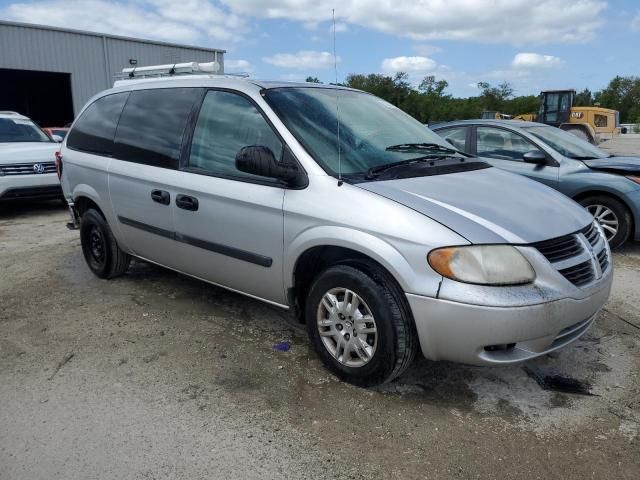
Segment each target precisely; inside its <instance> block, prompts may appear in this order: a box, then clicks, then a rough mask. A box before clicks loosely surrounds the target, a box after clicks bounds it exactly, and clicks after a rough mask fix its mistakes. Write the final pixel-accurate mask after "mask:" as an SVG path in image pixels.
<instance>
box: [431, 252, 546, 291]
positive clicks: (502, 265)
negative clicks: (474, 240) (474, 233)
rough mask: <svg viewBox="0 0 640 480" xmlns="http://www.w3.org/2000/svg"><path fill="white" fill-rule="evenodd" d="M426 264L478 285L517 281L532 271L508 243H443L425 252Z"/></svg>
mask: <svg viewBox="0 0 640 480" xmlns="http://www.w3.org/2000/svg"><path fill="white" fill-rule="evenodd" d="M427 260H428V261H429V265H431V268H433V269H434V270H435V271H436V272H438V273H439V274H440V275H442V276H443V277H447V278H450V279H452V280H456V281H458V282H465V283H475V284H478V285H520V284H523V283H530V282H533V280H535V278H536V273H535V272H534V270H533V267H531V264H530V263H529V262H528V261H527V259H526V258H524V256H523V255H522V254H521V253H520V252H519V251H518V250H516V249H515V248H514V247H512V246H511V245H470V246H465V247H445V248H438V249H435V250H432V251H431V252H429V255H427Z"/></svg>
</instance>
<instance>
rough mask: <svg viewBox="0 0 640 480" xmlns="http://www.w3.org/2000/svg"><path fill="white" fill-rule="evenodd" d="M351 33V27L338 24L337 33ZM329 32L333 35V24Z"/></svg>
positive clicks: (341, 23)
mask: <svg viewBox="0 0 640 480" xmlns="http://www.w3.org/2000/svg"><path fill="white" fill-rule="evenodd" d="M348 31H349V25H347V24H346V23H343V22H336V33H344V32H348ZM329 32H330V33H333V24H331V25H330V26H329Z"/></svg>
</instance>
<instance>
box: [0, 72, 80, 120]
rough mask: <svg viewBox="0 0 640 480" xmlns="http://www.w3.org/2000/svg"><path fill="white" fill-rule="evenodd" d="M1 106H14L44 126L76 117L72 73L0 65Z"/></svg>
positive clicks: (1, 107) (3, 108)
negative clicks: (14, 68) (13, 68)
mask: <svg viewBox="0 0 640 480" xmlns="http://www.w3.org/2000/svg"><path fill="white" fill-rule="evenodd" d="M0 110H12V111H14V112H18V113H21V114H22V115H25V116H27V117H29V118H30V119H32V120H33V121H35V122H36V123H37V124H38V125H40V126H41V127H63V126H64V125H66V124H67V123H69V122H71V121H73V100H72V97H71V74H70V73H56V72H38V71H35V70H11V69H6V68H0Z"/></svg>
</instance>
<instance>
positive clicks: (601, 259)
mask: <svg viewBox="0 0 640 480" xmlns="http://www.w3.org/2000/svg"><path fill="white" fill-rule="evenodd" d="M598 263H599V264H600V270H602V271H603V272H604V271H605V270H606V269H607V267H608V266H609V255H607V249H606V248H603V249H602V250H601V251H600V253H599V254H598Z"/></svg>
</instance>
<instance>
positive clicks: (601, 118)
mask: <svg viewBox="0 0 640 480" xmlns="http://www.w3.org/2000/svg"><path fill="white" fill-rule="evenodd" d="M593 123H595V124H596V127H606V126H607V116H606V115H598V114H597V113H596V114H595V115H594V118H593Z"/></svg>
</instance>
